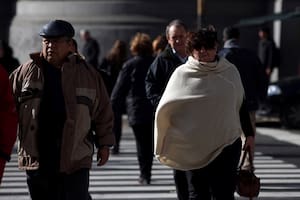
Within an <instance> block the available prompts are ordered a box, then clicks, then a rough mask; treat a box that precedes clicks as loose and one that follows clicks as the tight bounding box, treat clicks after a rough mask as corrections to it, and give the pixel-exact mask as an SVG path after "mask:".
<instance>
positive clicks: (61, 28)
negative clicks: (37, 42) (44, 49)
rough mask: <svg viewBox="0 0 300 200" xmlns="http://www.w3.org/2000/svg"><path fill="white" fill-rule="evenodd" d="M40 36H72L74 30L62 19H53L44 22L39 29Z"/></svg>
mask: <svg viewBox="0 0 300 200" xmlns="http://www.w3.org/2000/svg"><path fill="white" fill-rule="evenodd" d="M39 34H40V36H42V37H63V36H65V37H70V38H72V37H74V34H75V31H74V28H73V26H72V25H71V24H70V23H69V22H67V21H64V20H53V21H50V22H49V23H48V24H45V25H44V26H43V27H42V29H41V31H40V33H39Z"/></svg>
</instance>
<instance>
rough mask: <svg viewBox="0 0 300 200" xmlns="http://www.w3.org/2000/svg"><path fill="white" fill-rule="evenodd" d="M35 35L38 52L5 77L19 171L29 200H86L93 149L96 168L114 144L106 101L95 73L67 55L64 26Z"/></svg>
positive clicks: (69, 33) (52, 25) (69, 29)
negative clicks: (15, 118) (15, 123)
mask: <svg viewBox="0 0 300 200" xmlns="http://www.w3.org/2000/svg"><path fill="white" fill-rule="evenodd" d="M39 35H40V36H41V37H42V52H40V53H33V54H30V58H31V59H30V60H29V61H28V62H26V63H25V64H22V65H20V66H19V67H18V68H17V69H16V70H15V71H14V72H13V73H12V74H11V76H10V80H11V83H12V86H13V94H14V96H15V100H16V102H17V108H18V112H19V130H18V143H19V146H18V156H19V158H18V162H19V168H20V169H22V170H26V173H27V184H28V188H29V192H30V196H31V198H32V199H33V200H41V199H43V200H50V199H51V200H58V199H59V200H87V199H89V198H90V196H89V193H88V187H89V170H90V168H91V165H92V160H93V152H94V144H95V146H96V147H97V149H98V151H97V165H98V166H101V165H104V164H105V163H106V162H107V160H108V157H109V147H110V146H112V145H113V144H114V140H115V139H114V135H113V133H112V121H113V114H112V109H111V105H110V101H109V97H108V95H107V92H106V89H105V86H104V83H103V81H102V79H101V77H100V76H99V73H97V72H96V71H95V69H94V68H92V67H90V66H88V65H87V64H86V62H85V61H84V60H83V59H82V58H81V57H80V56H78V55H77V54H74V53H72V52H74V49H73V48H74V46H73V41H72V38H73V36H74V28H73V26H72V25H71V24H70V23H69V22H67V21H64V20H54V21H50V22H49V23H48V24H46V25H44V26H43V27H42V29H41V31H40V33H39ZM91 125H93V126H92V127H91ZM91 130H93V131H91Z"/></svg>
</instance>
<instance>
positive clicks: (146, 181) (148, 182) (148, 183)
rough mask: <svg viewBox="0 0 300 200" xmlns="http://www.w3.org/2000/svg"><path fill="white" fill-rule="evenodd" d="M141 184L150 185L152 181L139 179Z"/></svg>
mask: <svg viewBox="0 0 300 200" xmlns="http://www.w3.org/2000/svg"><path fill="white" fill-rule="evenodd" d="M139 184H141V185H150V179H146V178H143V177H140V178H139Z"/></svg>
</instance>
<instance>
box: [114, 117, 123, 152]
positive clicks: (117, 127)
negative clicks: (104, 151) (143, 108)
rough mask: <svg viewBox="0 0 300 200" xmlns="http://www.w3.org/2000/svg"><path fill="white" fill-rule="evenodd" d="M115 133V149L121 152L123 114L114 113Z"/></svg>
mask: <svg viewBox="0 0 300 200" xmlns="http://www.w3.org/2000/svg"><path fill="white" fill-rule="evenodd" d="M113 133H114V134H115V138H116V144H115V148H117V149H118V150H119V146H120V141H121V136H122V113H121V112H114V126H113Z"/></svg>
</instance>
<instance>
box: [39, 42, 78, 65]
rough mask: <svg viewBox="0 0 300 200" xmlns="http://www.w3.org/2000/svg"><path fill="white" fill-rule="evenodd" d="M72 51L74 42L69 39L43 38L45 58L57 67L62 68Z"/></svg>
mask: <svg viewBox="0 0 300 200" xmlns="http://www.w3.org/2000/svg"><path fill="white" fill-rule="evenodd" d="M72 50H73V45H72V40H71V39H69V38H66V37H57V38H43V40H42V53H43V57H44V58H45V59H46V60H47V61H48V62H49V63H50V64H51V65H53V66H55V67H60V66H61V64H62V63H63V61H64V60H65V59H66V57H67V56H68V55H69V53H70V52H72Z"/></svg>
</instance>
